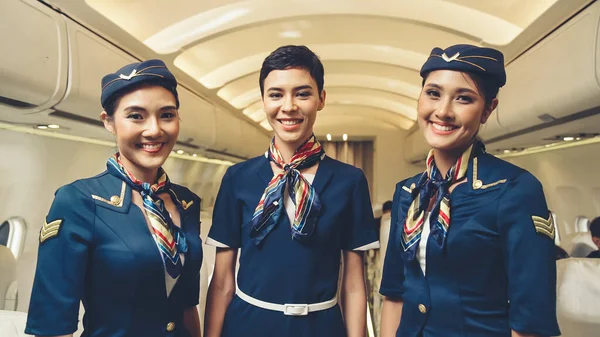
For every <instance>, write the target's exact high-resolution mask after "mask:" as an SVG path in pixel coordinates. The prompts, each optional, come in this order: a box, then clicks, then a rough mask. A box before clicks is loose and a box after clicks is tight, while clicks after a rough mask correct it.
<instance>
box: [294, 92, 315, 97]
mask: <svg viewBox="0 0 600 337" xmlns="http://www.w3.org/2000/svg"><path fill="white" fill-rule="evenodd" d="M296 95H297V96H299V97H301V98H307V97H310V96H312V92H310V91H300V92H298V93H297V94H296Z"/></svg>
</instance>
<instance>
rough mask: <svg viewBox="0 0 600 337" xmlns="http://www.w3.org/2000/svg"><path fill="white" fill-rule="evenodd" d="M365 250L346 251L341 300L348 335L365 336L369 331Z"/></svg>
mask: <svg viewBox="0 0 600 337" xmlns="http://www.w3.org/2000/svg"><path fill="white" fill-rule="evenodd" d="M363 254H364V253H363V252H357V251H344V271H343V276H342V291H341V295H340V296H341V297H342V298H341V302H342V310H343V313H344V322H345V324H346V331H347V332H348V337H364V336H365V332H366V331H367V330H366V329H367V292H366V289H365V277H364V264H363Z"/></svg>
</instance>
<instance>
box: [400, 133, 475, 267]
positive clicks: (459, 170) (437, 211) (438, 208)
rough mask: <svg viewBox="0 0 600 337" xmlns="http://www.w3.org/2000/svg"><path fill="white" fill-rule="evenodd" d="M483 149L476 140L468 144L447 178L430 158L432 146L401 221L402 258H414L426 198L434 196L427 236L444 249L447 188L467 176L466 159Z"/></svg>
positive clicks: (425, 206) (447, 201)
mask: <svg viewBox="0 0 600 337" xmlns="http://www.w3.org/2000/svg"><path fill="white" fill-rule="evenodd" d="M482 149H483V144H481V143H480V142H476V143H474V144H471V146H469V148H468V149H467V150H466V151H465V152H463V154H462V156H461V157H460V158H458V160H457V161H456V163H455V164H454V166H452V167H451V168H450V170H448V173H447V174H446V177H445V178H443V177H442V174H441V173H440V171H439V170H438V168H437V166H436V165H435V159H434V158H433V149H432V150H430V151H429V154H428V155H427V169H426V170H425V172H423V174H422V175H421V177H420V178H419V181H418V182H417V184H416V186H415V188H414V189H413V190H412V192H411V193H412V198H413V201H412V203H411V205H410V207H409V209H408V212H407V214H406V221H405V223H404V231H403V232H402V237H401V239H400V241H401V244H402V248H403V249H404V254H403V257H404V259H405V260H406V261H412V260H414V259H415V256H416V254H417V250H418V247H419V242H420V241H421V233H422V232H423V224H424V223H425V212H426V211H427V208H428V207H429V201H430V200H431V198H432V197H433V196H434V195H435V196H436V198H435V204H434V206H433V208H432V210H431V214H430V217H429V219H430V220H432V219H436V220H435V221H431V223H430V226H431V231H430V236H431V237H432V238H433V240H434V241H435V243H436V245H437V246H438V247H439V248H440V249H443V248H444V245H445V242H446V236H447V234H448V228H449V227H450V191H449V188H450V186H452V185H453V184H454V183H456V182H459V181H461V180H463V179H464V178H465V177H466V175H467V169H468V167H469V160H470V158H471V154H472V153H473V154H474V155H477V154H478V152H479V151H481V150H482Z"/></svg>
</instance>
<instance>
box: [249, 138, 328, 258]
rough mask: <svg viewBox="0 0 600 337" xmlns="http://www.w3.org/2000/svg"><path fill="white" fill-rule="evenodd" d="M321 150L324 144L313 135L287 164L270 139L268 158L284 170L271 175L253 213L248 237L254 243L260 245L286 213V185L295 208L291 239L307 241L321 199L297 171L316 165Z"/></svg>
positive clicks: (312, 230) (312, 229) (322, 151)
mask: <svg viewBox="0 0 600 337" xmlns="http://www.w3.org/2000/svg"><path fill="white" fill-rule="evenodd" d="M323 153H324V150H323V147H322V146H321V144H320V143H319V142H318V141H317V139H316V138H315V136H314V135H312V136H311V137H310V138H309V139H308V140H307V141H306V142H305V143H304V144H302V146H300V148H298V150H296V153H295V154H294V155H293V156H292V159H291V160H290V162H289V163H288V164H286V163H285V162H284V160H283V157H282V156H281V153H280V152H279V149H278V148H277V145H276V144H275V138H273V140H272V141H271V146H270V147H269V160H270V161H273V162H274V163H275V165H277V167H279V168H281V169H283V171H282V172H279V173H276V174H275V175H274V176H273V178H272V179H271V181H270V182H269V185H267V188H266V189H265V191H264V193H263V195H262V197H261V198H260V202H259V203H258V206H256V210H255V211H254V215H253V216H252V228H251V230H250V237H251V238H252V242H254V244H255V245H257V246H258V245H260V244H261V242H262V241H263V240H264V239H265V237H266V236H267V235H268V234H269V233H270V232H271V231H272V230H273V229H274V228H275V226H276V225H277V223H278V221H279V217H280V216H282V214H283V215H285V214H286V212H285V208H284V205H283V197H284V196H283V194H284V191H285V187H286V186H288V187H289V188H288V192H289V195H290V198H291V199H292V201H293V202H294V207H295V216H294V221H293V223H292V225H291V232H292V239H296V240H298V241H300V242H306V241H307V240H308V239H309V238H310V237H311V236H312V234H313V232H314V230H315V225H316V222H317V219H318V217H319V213H320V211H321V201H320V200H319V196H318V195H317V193H316V192H315V189H314V187H312V185H311V184H310V183H309V182H308V181H307V180H306V178H304V176H303V175H302V173H300V170H302V169H305V168H309V167H312V166H313V165H315V164H317V163H318V162H319V161H320V160H321V156H322V155H323Z"/></svg>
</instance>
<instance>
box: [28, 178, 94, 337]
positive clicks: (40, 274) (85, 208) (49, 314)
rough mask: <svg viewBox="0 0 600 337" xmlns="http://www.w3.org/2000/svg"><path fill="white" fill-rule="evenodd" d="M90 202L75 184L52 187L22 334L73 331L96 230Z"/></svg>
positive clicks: (59, 333) (66, 332) (46, 334)
mask: <svg viewBox="0 0 600 337" xmlns="http://www.w3.org/2000/svg"><path fill="white" fill-rule="evenodd" d="M94 207H95V206H94V202H93V200H92V199H91V198H90V197H89V196H86V195H84V194H83V193H82V192H81V191H80V190H78V189H77V188H76V187H74V186H73V185H66V186H64V187H62V188H60V189H59V190H58V191H57V192H56V195H55V198H54V202H53V203H52V206H51V208H50V211H49V213H48V215H47V217H46V219H45V223H44V225H43V227H42V230H41V231H40V238H39V241H40V244H39V249H38V259H37V266H36V272H35V278H34V282H33V289H32V292H31V300H30V304H29V313H28V316H27V325H26V329H25V333H27V334H31V335H39V336H56V335H66V334H71V333H73V332H75V331H76V330H77V322H78V316H79V302H80V300H81V299H82V298H83V293H84V286H85V279H86V271H87V267H88V258H89V251H90V246H91V245H92V240H93V233H94V219H95V215H94Z"/></svg>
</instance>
